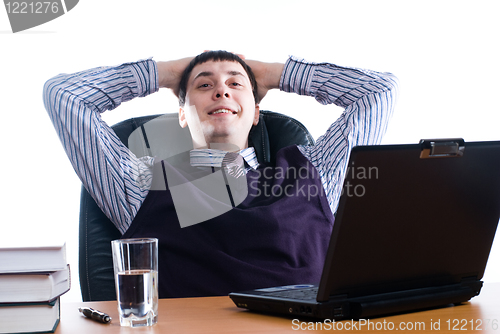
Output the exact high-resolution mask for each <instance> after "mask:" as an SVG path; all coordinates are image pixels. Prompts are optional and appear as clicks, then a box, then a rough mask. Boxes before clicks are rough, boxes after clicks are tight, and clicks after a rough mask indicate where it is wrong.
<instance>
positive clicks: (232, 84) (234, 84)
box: [231, 82, 241, 86]
mask: <svg viewBox="0 0 500 334" xmlns="http://www.w3.org/2000/svg"><path fill="white" fill-rule="evenodd" d="M231 86H241V84H240V83H239V82H233V83H231Z"/></svg>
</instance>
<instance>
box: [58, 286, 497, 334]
mask: <svg viewBox="0 0 500 334" xmlns="http://www.w3.org/2000/svg"><path fill="white" fill-rule="evenodd" d="M82 305H84V306H89V307H93V308H96V309H98V310H100V311H103V312H106V313H108V314H109V315H110V316H111V317H112V318H113V320H112V323H111V324H107V325H105V324H100V323H97V322H94V321H92V320H88V319H86V318H84V317H83V316H81V315H80V313H79V312H78V307H80V306H82ZM309 321H311V320H307V321H306V322H304V323H302V324H301V323H300V322H298V321H296V320H295V321H294V320H293V318H286V317H280V316H271V315H263V314H257V313H252V312H249V311H245V310H242V309H238V308H236V307H235V306H234V304H233V302H232V301H231V300H230V299H229V297H207V298H184V299H162V300H160V302H159V316H158V323H157V324H156V325H154V326H153V327H141V328H126V327H120V321H119V319H118V312H117V308H116V301H112V302H87V303H64V302H63V303H62V304H61V322H60V324H59V326H58V328H57V330H56V333H58V334H61V333H63V334H68V333H82V334H83V333H85V334H87V333H90V334H99V333H106V334H111V333H134V334H136V333H168V334H175V333H203V334H205V333H217V334H221V333H233V334H234V333H297V332H301V331H300V330H299V329H300V328H301V327H300V326H302V329H308V328H309V331H311V329H312V328H318V330H317V331H318V332H321V331H323V332H332V328H331V326H334V325H335V326H340V325H341V324H342V326H344V329H346V328H347V329H348V331H349V332H356V333H373V332H384V330H383V329H384V328H385V329H387V330H386V332H391V331H392V330H390V329H391V326H394V328H393V330H400V331H401V330H403V329H405V327H401V328H399V326H406V331H410V329H412V332H420V333H425V332H431V331H432V332H439V333H446V332H453V333H457V332H469V333H471V332H476V331H478V330H479V329H482V331H481V333H496V334H500V283H492V284H485V286H484V287H483V289H482V291H481V294H480V295H479V296H478V297H475V298H473V299H472V300H471V301H470V302H469V303H466V304H464V305H460V306H456V307H446V308H441V309H437V310H430V311H422V312H415V313H410V314H404V315H397V316H390V317H382V318H376V319H370V320H369V321H370V322H368V320H366V321H365V323H364V324H363V322H362V321H360V322H351V321H342V322H340V323H335V324H328V323H325V324H323V323H322V322H320V323H319V324H316V323H309ZM481 321H482V323H481ZM314 322H316V320H314ZM438 323H439V324H440V330H439V331H438V330H437V329H438V328H437V327H436V326H437V324H438ZM321 325H322V326H323V330H321V327H320V326H321ZM310 326H314V327H310ZM316 326H317V327H316ZM328 326H330V327H328ZM353 326H354V327H353ZM369 326H371V327H369ZM384 326H385V327H384ZM431 326H434V328H433V330H431ZM448 326H449V328H448ZM351 327H353V328H351ZM337 328H338V329H340V327H337ZM377 328H378V330H377ZM294 329H295V330H294Z"/></svg>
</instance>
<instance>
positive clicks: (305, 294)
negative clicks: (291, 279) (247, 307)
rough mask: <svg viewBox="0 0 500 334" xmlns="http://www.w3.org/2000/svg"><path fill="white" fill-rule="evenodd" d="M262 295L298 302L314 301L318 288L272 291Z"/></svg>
mask: <svg viewBox="0 0 500 334" xmlns="http://www.w3.org/2000/svg"><path fill="white" fill-rule="evenodd" d="M263 295H264V296H271V297H282V298H290V299H300V300H311V299H312V300H316V296H317V295H318V287H312V288H302V289H290V290H281V291H273V292H267V293H265V294H263Z"/></svg>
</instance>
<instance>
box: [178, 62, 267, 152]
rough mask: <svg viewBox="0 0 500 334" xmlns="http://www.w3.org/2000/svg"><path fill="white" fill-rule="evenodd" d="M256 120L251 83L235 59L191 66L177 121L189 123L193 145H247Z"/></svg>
mask: <svg viewBox="0 0 500 334" xmlns="http://www.w3.org/2000/svg"><path fill="white" fill-rule="evenodd" d="M258 121H259V106H258V105H256V104H255V99H254V96H253V92H252V85H251V83H250V80H249V79H248V75H247V74H246V71H245V70H244V69H243V67H242V66H241V65H240V64H239V63H238V62H232V61H219V62H214V61H208V62H206V63H202V64H198V65H196V66H195V67H194V68H193V70H192V72H191V75H190V77H189V80H188V83H187V87H186V102H185V105H184V107H181V108H180V111H179V123H180V124H181V126H182V127H186V125H188V126H189V130H190V132H191V136H192V138H193V144H194V147H195V148H202V147H212V148H216V147H220V148H222V149H224V147H225V144H232V145H236V146H238V148H239V149H243V148H246V147H247V146H248V133H249V131H250V128H251V127H252V124H257V123H258Z"/></svg>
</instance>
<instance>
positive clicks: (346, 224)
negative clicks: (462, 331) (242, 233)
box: [229, 139, 500, 320]
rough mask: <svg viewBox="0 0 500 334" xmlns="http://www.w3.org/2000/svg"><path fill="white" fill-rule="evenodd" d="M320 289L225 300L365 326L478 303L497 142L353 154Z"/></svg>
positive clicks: (499, 195)
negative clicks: (383, 319) (473, 301)
mask: <svg viewBox="0 0 500 334" xmlns="http://www.w3.org/2000/svg"><path fill="white" fill-rule="evenodd" d="M348 166H349V169H348V170H347V173H346V177H345V181H344V192H343V194H342V196H341V199H340V202H339V207H338V210H337V214H336V218H335V224H334V226H333V230H332V235H331V239H330V244H329V248H328V251H327V254H326V259H325V264H324V268H323V273H322V276H321V281H320V282H319V284H318V282H312V283H311V282H304V284H298V285H292V286H283V287H268V288H263V289H257V290H253V291H246V292H238V293H231V294H230V295H229V296H230V298H231V299H232V300H233V301H234V303H235V304H236V306H238V307H241V308H246V309H250V310H254V311H263V312H269V313H281V314H288V315H293V316H305V317H316V318H322V319H333V320H342V319H366V318H373V317H378V316H382V315H389V314H394V313H404V312H410V311H416V310H421V309H428V308H435V307H441V306H445V305H449V304H460V303H462V302H465V301H468V300H469V299H471V298H472V297H474V296H477V295H478V294H479V292H480V290H481V287H482V281H481V278H482V277H483V274H484V270H485V267H486V262H487V260H488V256H489V253H490V249H491V246H492V243H493V239H494V236H495V231H496V228H497V224H498V221H499V217H500V142H470V143H465V142H464V141H463V140H462V139H440V140H422V141H421V142H420V143H419V144H415V145H380V146H358V147H354V148H353V150H352V152H351V156H350V160H349V165H348Z"/></svg>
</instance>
